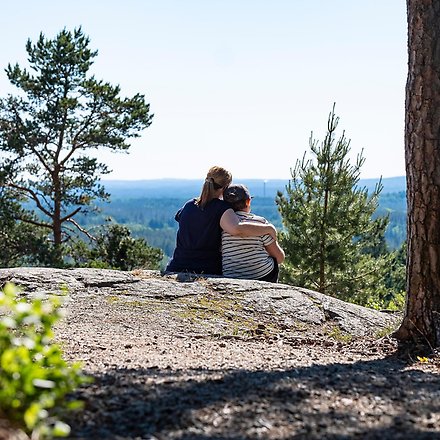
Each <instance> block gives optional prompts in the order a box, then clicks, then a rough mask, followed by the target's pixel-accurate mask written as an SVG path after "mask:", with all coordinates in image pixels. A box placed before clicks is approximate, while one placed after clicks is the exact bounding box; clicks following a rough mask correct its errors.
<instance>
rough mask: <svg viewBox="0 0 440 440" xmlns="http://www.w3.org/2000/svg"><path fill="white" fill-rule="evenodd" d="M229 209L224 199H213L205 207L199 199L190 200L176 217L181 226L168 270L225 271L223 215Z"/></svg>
mask: <svg viewBox="0 0 440 440" xmlns="http://www.w3.org/2000/svg"><path fill="white" fill-rule="evenodd" d="M227 209H230V205H229V204H227V203H226V202H224V201H223V200H220V199H213V200H211V201H209V202H208V203H207V204H206V205H205V206H204V208H203V209H202V208H200V207H199V206H198V205H197V204H196V199H192V200H189V201H188V202H186V204H185V205H184V206H183V208H181V209H180V210H179V211H178V212H177V214H176V217H175V218H176V220H177V221H178V222H179V230H178V232H177V239H176V248H175V250H174V254H173V258H172V260H171V261H170V262H169V264H168V266H167V270H168V271H171V272H182V271H189V272H196V273H205V274H221V270H222V266H221V253H220V248H221V228H220V218H221V216H222V215H223V213H224V212H225V211H226V210H227Z"/></svg>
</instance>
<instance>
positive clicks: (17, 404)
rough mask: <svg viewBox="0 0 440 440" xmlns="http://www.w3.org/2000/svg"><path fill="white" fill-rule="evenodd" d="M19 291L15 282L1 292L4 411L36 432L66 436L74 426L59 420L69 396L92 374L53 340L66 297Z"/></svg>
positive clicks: (0, 384)
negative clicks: (66, 358) (67, 359)
mask: <svg viewBox="0 0 440 440" xmlns="http://www.w3.org/2000/svg"><path fill="white" fill-rule="evenodd" d="M17 296H18V290H17V288H16V287H15V286H14V285H12V284H7V285H6V286H5V287H4V289H3V291H2V292H0V313H1V316H3V317H2V318H1V320H0V411H1V412H2V413H3V414H5V415H6V416H7V417H8V418H9V419H10V420H11V421H13V422H14V423H17V424H18V425H20V426H21V427H22V428H23V429H24V430H25V431H26V432H28V433H33V434H32V435H33V438H34V437H35V438H38V436H45V437H52V436H66V435H68V433H69V432H70V428H69V427H68V426H67V425H66V424H65V423H63V422H61V421H60V420H58V415H59V414H60V413H61V410H62V409H63V408H67V404H66V403H65V400H64V399H65V396H66V394H67V393H70V392H71V391H73V390H74V389H75V388H76V387H77V386H79V385H81V384H84V383H87V382H88V381H89V380H88V378H86V377H85V376H84V375H83V374H82V373H81V371H80V368H79V365H78V364H73V365H68V364H67V363H66V362H65V361H64V360H63V358H62V352H61V349H60V347H59V346H58V345H56V344H54V343H53V330H52V329H53V326H54V324H55V323H56V322H57V321H58V320H59V319H60V318H61V316H62V315H63V312H62V309H61V305H62V304H61V301H60V299H59V298H58V297H56V296H51V297H49V298H47V299H43V298H35V299H33V300H32V301H30V302H28V301H26V299H18V298H17Z"/></svg>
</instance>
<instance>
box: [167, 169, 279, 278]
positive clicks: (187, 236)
mask: <svg viewBox="0 0 440 440" xmlns="http://www.w3.org/2000/svg"><path fill="white" fill-rule="evenodd" d="M231 181H232V175H231V173H230V172H229V171H227V170H225V169H224V168H222V167H218V166H214V167H212V168H210V169H209V171H208V174H207V176H206V179H205V182H204V184H203V187H202V192H201V194H200V197H198V198H194V199H191V200H188V201H187V202H186V203H185V205H184V206H183V207H182V208H181V209H179V211H178V212H177V213H176V216H175V219H176V221H177V222H178V223H179V229H178V231H177V238H176V247H175V249H174V253H173V257H172V258H171V260H170V261H169V263H168V265H167V267H166V271H167V272H194V273H199V274H210V275H221V273H222V256H221V232H222V230H225V231H226V232H228V233H229V234H231V235H239V236H243V237H248V236H256V235H264V234H270V235H272V236H274V238H276V229H275V227H274V226H273V225H271V224H261V223H250V222H249V223H240V221H239V218H238V217H237V215H236V214H235V212H234V210H233V209H232V207H231V205H229V204H228V203H227V202H225V201H224V200H222V197H223V191H224V190H225V189H226V188H227V187H228V186H229V185H230V183H231Z"/></svg>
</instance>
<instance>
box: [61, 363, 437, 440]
mask: <svg viewBox="0 0 440 440" xmlns="http://www.w3.org/2000/svg"><path fill="white" fill-rule="evenodd" d="M405 365H406V364H405V363H404V362H403V361H400V360H399V359H398V358H396V357H387V358H384V359H379V360H370V361H361V362H356V363H352V364H329V365H312V366H310V367H300V368H295V369H291V370H285V371H247V370H204V369H195V370H185V371H183V370H177V371H175V370H173V369H171V368H170V369H157V368H152V369H136V370H135V369H116V370H110V371H108V372H106V373H105V374H103V375H97V376H95V382H94V384H93V385H91V386H88V387H86V388H84V389H82V390H79V391H78V392H77V394H76V396H75V397H77V398H80V399H82V400H84V401H85V410H84V411H82V412H81V413H77V414H75V415H71V416H70V420H67V422H68V423H70V424H71V426H72V434H71V437H70V438H72V439H73V438H76V439H78V438H81V439H159V440H165V439H166V440H169V439H170V440H171V439H179V440H183V439H187V440H189V439H194V440H208V439H210V440H214V439H231V440H238V439H277V440H278V439H329V440H330V439H351V438H358V439H382V440H384V439H440V377H439V375H437V374H432V373H425V372H422V371H419V370H404V367H405Z"/></svg>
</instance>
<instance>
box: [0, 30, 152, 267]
mask: <svg viewBox="0 0 440 440" xmlns="http://www.w3.org/2000/svg"><path fill="white" fill-rule="evenodd" d="M26 51H27V53H28V61H29V64H30V70H27V69H23V68H21V67H20V66H19V65H18V64H16V65H14V66H12V65H9V66H8V67H7V69H6V73H7V76H8V78H9V80H10V82H11V83H12V84H13V85H14V86H16V87H17V88H18V89H20V94H18V95H17V96H12V95H9V96H7V97H6V98H3V99H1V100H0V151H1V152H2V154H1V155H0V158H1V159H0V175H1V176H2V182H3V184H4V185H5V186H6V187H7V188H8V189H9V190H10V191H11V192H13V193H14V195H15V198H16V200H20V201H23V200H24V201H27V202H28V204H27V205H26V206H27V207H28V209H29V211H30V212H31V214H30V215H21V216H20V217H19V218H20V220H22V221H23V222H28V223H32V224H34V225H36V226H40V227H41V228H44V229H45V230H46V232H47V234H48V236H49V238H50V239H51V240H52V241H53V245H54V247H56V248H58V249H57V250H56V252H54V253H53V254H52V255H53V258H54V261H53V264H54V265H62V255H61V252H60V249H59V248H61V244H62V243H63V242H65V241H68V240H69V238H70V237H71V235H72V234H71V229H72V228H73V229H75V228H76V226H77V223H76V222H75V221H74V217H75V216H76V215H77V214H78V213H79V212H83V213H86V212H88V211H89V210H90V209H93V202H94V200H96V199H98V200H99V199H106V198H107V197H108V194H107V193H106V192H105V189H104V187H103V186H102V185H101V184H100V183H99V178H100V176H101V175H104V174H107V173H109V172H110V170H109V169H108V168H107V166H106V165H105V164H103V163H100V162H99V161H98V160H97V159H96V158H95V157H93V154H94V152H95V151H96V149H104V148H105V149H107V150H111V151H126V150H127V149H128V148H129V144H128V143H127V142H126V140H127V139H128V138H133V137H138V136H139V132H140V131H141V130H142V129H144V128H146V127H148V126H149V125H150V124H151V119H152V116H151V115H150V114H149V105H148V104H146V103H145V99H144V96H143V95H140V94H136V95H135V96H133V97H131V98H121V97H120V96H119V95H120V88H119V86H112V85H111V84H109V83H105V82H103V81H98V80H97V79H95V77H94V76H91V75H88V71H89V69H90V67H91V65H92V64H93V61H94V58H95V57H96V56H97V52H96V51H92V50H91V49H90V48H89V38H88V37H87V36H85V35H84V33H83V32H82V30H81V28H79V29H75V30H74V31H73V32H69V31H67V30H63V31H61V32H60V33H59V34H58V35H57V36H56V38H54V39H53V40H50V39H46V38H45V36H44V35H43V34H41V35H40V38H39V39H38V41H37V43H36V44H32V42H31V41H30V40H29V41H28V42H27V45H26ZM32 213H38V215H37V216H34V215H32ZM35 217H38V220H37V219H36V218H35Z"/></svg>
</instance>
